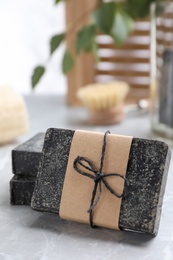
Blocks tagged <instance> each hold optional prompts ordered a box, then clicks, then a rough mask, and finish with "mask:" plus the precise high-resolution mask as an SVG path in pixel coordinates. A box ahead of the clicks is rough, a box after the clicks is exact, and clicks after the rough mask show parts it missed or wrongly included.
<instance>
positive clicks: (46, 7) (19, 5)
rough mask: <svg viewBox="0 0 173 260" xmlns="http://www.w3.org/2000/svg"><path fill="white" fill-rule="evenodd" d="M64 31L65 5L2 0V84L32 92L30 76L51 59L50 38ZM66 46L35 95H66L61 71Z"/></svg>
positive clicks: (53, 60) (48, 0)
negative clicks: (39, 65) (36, 67)
mask: <svg viewBox="0 0 173 260" xmlns="http://www.w3.org/2000/svg"><path fill="white" fill-rule="evenodd" d="M64 28H65V10H64V5H63V4H62V3H60V4H58V5H56V6H55V5H54V1H53V0H0V85H10V86H14V87H15V88H16V89H17V90H19V91H20V92H21V93H23V94H28V93H31V83H30V79H31V74H32V70H33V68H34V67H35V66H36V65H38V64H42V63H43V64H44V63H46V61H47V60H48V57H49V39H50V37H51V36H52V35H54V34H56V33H57V32H61V31H63V30H64ZM63 50H64V46H62V47H61V48H60V50H59V51H57V52H56V53H55V55H54V56H52V58H51V60H50V61H49V66H48V71H47V73H46V74H45V76H44V78H43V79H42V80H41V82H40V83H39V85H38V87H37V88H36V90H35V92H36V93H42V94H47V93H52V94H54V93H62V94H64V93H65V92H66V79H65V77H64V75H63V74H62V72H61V59H62V54H63Z"/></svg>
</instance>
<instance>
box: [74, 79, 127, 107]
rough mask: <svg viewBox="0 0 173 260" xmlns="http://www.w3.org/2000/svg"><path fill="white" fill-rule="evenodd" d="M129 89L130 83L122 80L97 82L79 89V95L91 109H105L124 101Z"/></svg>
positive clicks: (82, 101)
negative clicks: (104, 82)
mask: <svg viewBox="0 0 173 260" xmlns="http://www.w3.org/2000/svg"><path fill="white" fill-rule="evenodd" d="M128 91H129V86H128V84H127V83H125V82H121V81H117V82H110V83H107V84H99V83H95V84H91V85H88V86H86V87H83V88H81V89H79V90H78V92H77V97H78V98H79V100H80V101H81V103H82V104H83V105H85V106H86V107H88V108H89V109H91V110H104V109H108V108H112V107H115V106H116V105H117V104H120V103H123V101H124V99H125V97H126V96H127V94H128Z"/></svg>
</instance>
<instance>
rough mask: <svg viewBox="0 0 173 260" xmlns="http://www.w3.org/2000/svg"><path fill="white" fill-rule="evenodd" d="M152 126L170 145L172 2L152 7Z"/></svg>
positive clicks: (172, 112)
mask: <svg viewBox="0 0 173 260" xmlns="http://www.w3.org/2000/svg"><path fill="white" fill-rule="evenodd" d="M150 10H151V12H150V14H151V46H150V47H151V85H150V103H151V106H150V108H151V126H152V134H153V136H154V137H157V138H158V139H162V140H165V141H167V142H172V143H173V2H165V1H164V2H160V3H153V4H152V5H151V9H150Z"/></svg>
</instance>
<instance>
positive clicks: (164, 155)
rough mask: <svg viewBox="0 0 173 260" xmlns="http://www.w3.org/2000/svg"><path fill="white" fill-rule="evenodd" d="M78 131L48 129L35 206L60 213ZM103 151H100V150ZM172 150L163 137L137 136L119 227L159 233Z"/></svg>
mask: <svg viewBox="0 0 173 260" xmlns="http://www.w3.org/2000/svg"><path fill="white" fill-rule="evenodd" d="M73 135H74V131H72V130H64V129H48V131H47V133H46V136H45V143H44V148H43V160H42V165H41V167H40V170H39V172H38V175H37V179H36V185H35V189H34V193H33V197H32V201H31V207H32V208H33V209H35V210H39V211H48V212H54V213H59V207H60V201H61V194H62V189H63V183H64V178H65V172H66V167H67V162H68V156H69V151H70V145H71V142H72V139H73ZM99 152H100V151H99ZM170 157H171V152H170V150H169V148H168V146H167V145H166V144H165V143H163V142H159V141H154V140H147V139H139V138H133V140H132V145H131V150H130V155H129V160H128V166H127V173H126V177H127V179H128V185H127V183H126V182H125V186H124V192H123V198H122V205H121V209H120V218H119V228H120V229H122V230H131V231H135V232H142V233H149V234H153V235H155V234H157V231H158V227H159V221H160V215H161V206H162V201H163V195H164V190H165V185H166V179H167V173H168V168H169V162H170Z"/></svg>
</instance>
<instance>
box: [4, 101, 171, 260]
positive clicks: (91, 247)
mask: <svg viewBox="0 0 173 260" xmlns="http://www.w3.org/2000/svg"><path fill="white" fill-rule="evenodd" d="M26 103H27V106H28V113H29V119H30V131H29V132H28V134H27V135H25V136H22V137H20V138H18V140H17V141H16V142H13V143H12V144H8V145H5V146H2V147H0V260H28V259H29V260H32V259H34V260H35V259H40V260H49V259H52V260H54V259H56V260H67V259H70V260H73V259H74V260H88V259H89V260H92V259H94V260H100V259H106V260H113V259H117V260H118V259H119V260H143V259H146V260H148V259H151V260H172V259H173V188H172V187H173V173H172V171H173V164H172V162H171V167H170V170H169V176H168V182H167V187H166V193H165V197H164V204H163V210H162V217H161V223H160V230H159V233H158V236H157V237H155V238H151V237H149V236H147V235H141V234H135V233H130V232H119V231H114V230H108V229H101V228H98V229H95V230H93V229H91V228H90V227H89V226H87V225H84V224H78V223H73V222H68V221H65V220H61V219H59V217H58V216H56V215H55V214H49V213H40V212H36V211H33V210H32V209H31V208H30V207H29V206H11V205H10V196H9V181H10V179H11V177H12V173H11V150H12V149H13V148H14V147H15V146H16V145H18V144H19V143H21V142H23V141H25V140H27V139H28V138H30V137H31V136H32V135H34V134H36V133H37V132H43V131H46V129H47V128H49V127H62V128H70V129H86V130H95V131H102V132H104V131H105V130H107V129H110V130H111V132H112V133H116V134H123V135H133V136H135V137H143V138H148V137H149V135H150V122H149V118H148V116H147V115H146V114H142V113H139V114H138V113H136V114H131V115H129V116H128V117H126V119H125V120H124V121H123V122H122V123H121V124H119V125H114V126H111V127H92V126H89V125H88V124H87V121H86V118H87V114H86V111H85V110H84V109H79V108H69V107H66V106H65V101H64V98H63V97H56V96H54V97H51V96H49V97H45V96H42V97H41V96H40V97H38V96H30V97H26Z"/></svg>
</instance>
